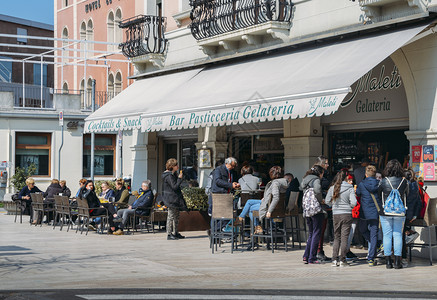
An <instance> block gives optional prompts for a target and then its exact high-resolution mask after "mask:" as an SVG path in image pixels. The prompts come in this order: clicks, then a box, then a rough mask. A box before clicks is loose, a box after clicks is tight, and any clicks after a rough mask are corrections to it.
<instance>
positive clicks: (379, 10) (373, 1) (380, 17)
mask: <svg viewBox="0 0 437 300" xmlns="http://www.w3.org/2000/svg"><path fill="white" fill-rule="evenodd" d="M358 3H359V5H360V7H361V10H362V11H363V12H364V13H365V15H366V17H367V18H368V19H369V20H371V21H374V22H381V21H387V20H392V19H398V18H408V17H411V16H414V15H418V14H423V13H425V12H426V7H425V5H424V4H423V2H422V1H419V0H359V1H358Z"/></svg>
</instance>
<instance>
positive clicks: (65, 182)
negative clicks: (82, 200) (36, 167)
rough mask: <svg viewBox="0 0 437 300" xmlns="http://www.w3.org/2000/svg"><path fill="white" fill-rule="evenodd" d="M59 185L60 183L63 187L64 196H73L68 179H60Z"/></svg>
mask: <svg viewBox="0 0 437 300" xmlns="http://www.w3.org/2000/svg"><path fill="white" fill-rule="evenodd" d="M59 185H60V186H61V188H62V195H63V196H67V197H68V198H70V197H71V191H70V189H69V188H68V187H67V181H65V180H60V181H59Z"/></svg>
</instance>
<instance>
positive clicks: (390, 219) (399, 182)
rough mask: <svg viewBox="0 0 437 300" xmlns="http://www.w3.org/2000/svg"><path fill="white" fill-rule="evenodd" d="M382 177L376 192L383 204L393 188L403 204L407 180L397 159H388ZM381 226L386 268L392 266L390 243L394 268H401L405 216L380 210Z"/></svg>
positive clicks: (406, 193) (406, 190) (406, 191)
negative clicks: (397, 192)
mask: <svg viewBox="0 0 437 300" xmlns="http://www.w3.org/2000/svg"><path fill="white" fill-rule="evenodd" d="M382 175H383V176H384V178H383V179H382V181H381V185H380V186H379V188H378V193H379V194H380V195H381V196H382V198H381V199H382V204H383V206H384V204H385V201H386V200H387V197H388V195H390V192H391V191H392V190H393V189H397V190H398V191H399V194H400V196H401V199H402V200H403V202H404V205H405V198H406V196H407V195H408V182H407V180H406V179H405V178H404V169H403V168H402V165H401V164H400V163H399V161H398V160H397V159H392V160H390V161H389V162H388V163H387V165H386V166H385V169H384V172H383V174H382ZM380 221H381V227H382V233H383V244H384V255H385V260H386V267H387V269H391V268H393V263H392V260H391V255H392V243H393V248H394V249H393V252H394V256H395V269H401V268H402V233H403V228H404V223H405V216H393V215H386V214H385V213H384V211H383V210H381V217H380Z"/></svg>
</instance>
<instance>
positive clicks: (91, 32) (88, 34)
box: [86, 19, 94, 56]
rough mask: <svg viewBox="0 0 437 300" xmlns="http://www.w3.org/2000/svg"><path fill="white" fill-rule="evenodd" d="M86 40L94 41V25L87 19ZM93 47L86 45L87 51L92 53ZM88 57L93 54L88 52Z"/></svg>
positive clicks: (89, 44)
mask: <svg viewBox="0 0 437 300" xmlns="http://www.w3.org/2000/svg"><path fill="white" fill-rule="evenodd" d="M86 39H87V40H88V41H94V24H93V20H91V19H89V20H88V24H87V27H86ZM93 50H94V45H93V44H92V43H88V44H87V51H93ZM88 56H94V54H93V52H89V53H88Z"/></svg>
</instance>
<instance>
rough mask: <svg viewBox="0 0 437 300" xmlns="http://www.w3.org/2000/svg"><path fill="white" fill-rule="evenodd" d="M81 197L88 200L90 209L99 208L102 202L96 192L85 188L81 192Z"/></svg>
mask: <svg viewBox="0 0 437 300" xmlns="http://www.w3.org/2000/svg"><path fill="white" fill-rule="evenodd" d="M80 197H81V198H82V199H86V201H87V202H88V207H89V208H99V207H100V200H99V198H98V197H97V195H96V192H94V191H93V190H87V189H86V188H85V187H83V188H82V189H81V190H80Z"/></svg>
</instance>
